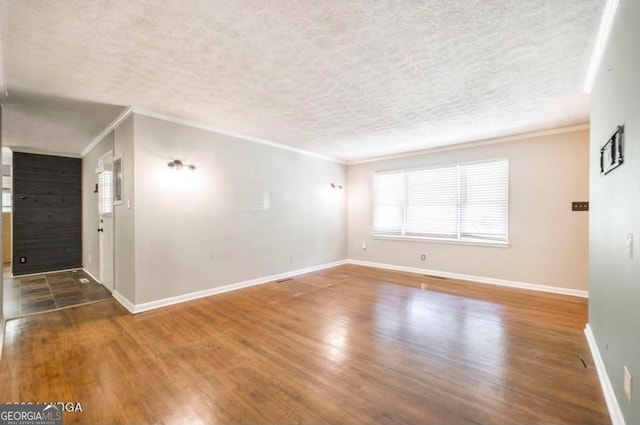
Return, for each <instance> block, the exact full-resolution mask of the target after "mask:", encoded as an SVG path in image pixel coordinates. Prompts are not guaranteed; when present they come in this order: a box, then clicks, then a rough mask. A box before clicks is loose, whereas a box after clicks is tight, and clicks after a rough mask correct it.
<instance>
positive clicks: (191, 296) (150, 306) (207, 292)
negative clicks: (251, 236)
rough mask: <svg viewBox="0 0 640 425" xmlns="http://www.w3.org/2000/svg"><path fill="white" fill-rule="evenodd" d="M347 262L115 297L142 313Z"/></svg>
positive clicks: (131, 310)
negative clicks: (140, 299) (151, 295)
mask: <svg viewBox="0 0 640 425" xmlns="http://www.w3.org/2000/svg"><path fill="white" fill-rule="evenodd" d="M343 264H347V260H340V261H334V262H332V263H326V264H320V265H318V266H312V267H307V268H304V269H298V270H293V271H290V272H284V273H279V274H274V275H271V276H265V277H259V278H257V279H252V280H245V281H244V282H237V283H231V284H228V285H223V286H218V287H216V288H210V289H204V290H202V291H196V292H191V293H188V294H184V295H177V296H175V297H169V298H163V299H161V300H156V301H149V302H146V303H142V304H133V303H132V302H130V301H129V300H127V299H126V298H124V297H123V296H122V295H121V294H119V293H118V292H117V291H114V292H113V297H114V298H115V299H116V300H117V301H118V302H119V303H120V304H122V305H123V307H124V308H126V309H127V310H129V311H130V312H131V313H133V314H136V313H142V312H144V311H149V310H155V309H156V308H161V307H166V306H170V305H173V304H178V303H183V302H186V301H191V300H196V299H198V298H204V297H209V296H211V295H217V294H222V293H224V292H230V291H235V290H237V289H243V288H248V287H250V286H255V285H262V284H263V283H269V282H274V281H277V280H280V279H286V278H289V277H294V276H299V275H301V274H306V273H311V272H315V271H318V270H323V269H328V268H331V267H336V266H341V265H343Z"/></svg>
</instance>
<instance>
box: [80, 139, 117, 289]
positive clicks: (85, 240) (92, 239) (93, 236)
mask: <svg viewBox="0 0 640 425" xmlns="http://www.w3.org/2000/svg"><path fill="white" fill-rule="evenodd" d="M111 150H113V132H110V133H109V134H108V135H106V136H105V138H104V139H102V140H101V141H100V143H98V144H97V145H96V146H95V147H94V148H93V149H91V151H90V152H89V153H88V154H86V155H85V156H84V157H83V158H82V266H83V267H84V269H85V270H87V271H88V272H89V273H91V275H92V276H94V277H95V278H99V277H100V238H99V235H98V230H97V229H98V227H100V226H99V223H98V221H99V218H98V194H97V193H94V190H95V187H96V183H98V175H97V174H96V168H98V161H99V160H100V158H101V157H102V156H104V155H105V154H106V153H107V152H109V151H111Z"/></svg>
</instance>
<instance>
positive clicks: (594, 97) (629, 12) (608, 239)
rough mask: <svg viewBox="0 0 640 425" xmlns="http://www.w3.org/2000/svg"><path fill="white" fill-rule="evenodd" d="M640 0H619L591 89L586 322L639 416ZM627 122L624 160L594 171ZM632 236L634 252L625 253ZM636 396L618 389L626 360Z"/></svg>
mask: <svg viewBox="0 0 640 425" xmlns="http://www.w3.org/2000/svg"><path fill="white" fill-rule="evenodd" d="M639 23H640V1H637V0H622V1H621V2H620V4H619V6H618V11H617V14H616V18H615V22H614V26H613V29H612V32H611V35H610V39H609V43H608V47H607V49H606V52H605V54H604V56H603V60H602V62H601V63H600V68H599V72H598V75H597V78H596V81H595V84H594V87H593V91H592V94H591V150H590V154H591V155H590V156H591V167H590V169H591V178H590V192H591V193H590V200H591V212H590V223H589V224H590V225H589V234H590V235H589V236H590V241H589V291H590V294H591V296H590V299H589V324H590V326H591V329H592V331H593V333H594V336H595V339H596V342H597V344H598V346H599V349H600V353H601V355H602V358H603V360H604V363H605V366H606V369H607V373H608V374H609V378H610V380H611V383H612V385H613V388H614V390H615V393H616V398H617V399H618V402H619V404H620V407H621V409H622V412H623V415H624V417H625V420H626V423H627V424H628V425H631V424H640V307H639V305H640V265H639V263H640V244H638V241H639V240H640V215H639V211H640V47H639V42H640V24H639ZM619 124H624V125H625V163H624V164H623V165H622V166H621V167H619V168H618V169H616V170H614V171H612V172H611V173H610V174H608V175H606V176H604V177H601V176H600V173H599V163H598V161H599V151H600V147H601V145H602V144H603V143H604V142H606V141H607V139H608V138H609V137H610V136H611V134H612V133H613V132H614V131H615V129H616V126H617V125H619ZM629 233H632V234H633V236H634V244H633V245H634V258H633V259H629V258H628V257H627V254H626V239H627V234H629ZM624 365H626V366H627V368H628V369H629V371H630V372H631V375H632V376H633V377H634V379H635V382H634V384H635V385H634V387H635V388H634V393H635V394H634V398H633V400H632V402H631V403H629V402H628V401H627V398H626V396H625V395H624V391H623V386H622V383H623V366H624Z"/></svg>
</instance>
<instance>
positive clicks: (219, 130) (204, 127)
mask: <svg viewBox="0 0 640 425" xmlns="http://www.w3.org/2000/svg"><path fill="white" fill-rule="evenodd" d="M131 109H133V113H135V114H139V115H144V116H147V117H151V118H157V119H160V120H164V121H169V122H172V123H175V124H180V125H185V126H187V127H193V128H199V129H200V130H206V131H210V132H213V133H218V134H224V135H225V136H231V137H237V138H239V139H244V140H248V141H250V142H255V143H260V144H263V145H268V146H273V147H275V148H279V149H284V150H288V151H292V152H296V153H299V154H302V155H307V156H312V157H314V158H320V159H324V160H325V161H331V162H337V163H338V164H346V163H345V162H344V161H341V160H339V159H337V158H332V157H330V156H325V155H321V154H318V153H315V152H311V151H308V150H305V149H299V148H294V147H293V146H288V145H283V144H281V143H276V142H272V141H270V140H266V139H261V138H259V137H253V136H247V135H245V134H241V133H236V132H235V131H229V130H225V129H222V128H219V127H214V126H210V125H207V124H204V123H201V122H197V121H191V120H187V119H183V118H178V117H174V116H171V115H165V114H160V113H157V112H153V111H149V110H147V109H143V108H140V107H137V106H132V107H131Z"/></svg>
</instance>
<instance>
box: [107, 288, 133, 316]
mask: <svg viewBox="0 0 640 425" xmlns="http://www.w3.org/2000/svg"><path fill="white" fill-rule="evenodd" d="M111 295H113V298H114V299H115V300H116V301H118V302H119V303H120V305H122V307H124V308H126V309H127V311H128V312H129V313H131V314H136V306H135V304H134V303H132V302H131V301H129V300H128V299H126V298H125V297H124V295H122V294H121V293H120V292H118V291H117V290H115V291H113V292H112V293H111Z"/></svg>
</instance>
